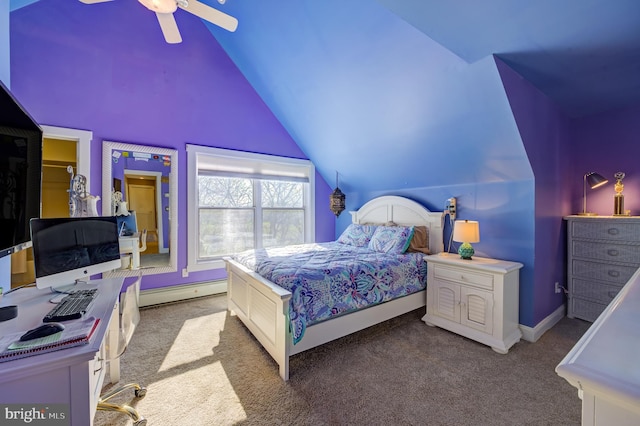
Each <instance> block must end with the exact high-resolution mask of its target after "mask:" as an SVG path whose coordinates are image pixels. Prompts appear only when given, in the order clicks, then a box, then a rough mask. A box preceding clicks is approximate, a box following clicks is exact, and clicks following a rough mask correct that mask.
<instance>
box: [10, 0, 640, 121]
mask: <svg viewBox="0 0 640 426" xmlns="http://www.w3.org/2000/svg"><path fill="white" fill-rule="evenodd" d="M38 1H40V0H10V2H11V9H12V10H16V9H19V8H21V7H24V6H27V5H30V4H32V3H36V2H38ZM69 1H74V0H69ZM115 1H135V0H115ZM202 2H204V3H207V4H209V5H212V6H213V7H216V8H218V9H220V10H222V11H224V12H227V13H229V14H231V15H233V16H235V17H236V18H238V20H239V22H240V26H239V28H238V31H240V32H241V33H250V34H252V36H255V37H256V39H257V40H256V44H255V46H256V50H259V46H260V38H262V37H263V36H264V34H262V33H263V32H265V31H274V32H275V33H276V34H279V35H278V36H279V37H281V38H282V39H281V43H282V45H286V44H288V43H291V42H295V41H296V40H299V39H300V37H305V35H308V34H309V33H310V32H312V31H314V27H313V26H309V25H308V24H311V23H313V24H314V25H324V26H327V27H332V26H334V25H340V24H345V25H351V24H353V25H354V28H353V31H354V32H356V33H360V34H361V36H362V37H363V38H366V37H369V36H370V34H368V31H372V32H373V33H375V32H376V31H375V26H376V25H384V24H385V23H383V22H378V23H371V25H373V27H371V28H357V27H356V25H357V24H358V23H359V22H362V19H361V18H360V17H358V14H360V13H361V14H366V13H368V11H369V9H370V7H371V5H370V3H372V2H373V0H367V1H363V0H355V1H350V2H344V1H343V2H336V1H326V0H325V1H319V2H296V1H295V0H285V1H277V2H269V1H261V2H259V3H261V4H262V5H260V6H258V5H256V4H255V2H250V1H243V0H227V1H226V2H225V1H223V2H221V3H223V4H220V3H219V2H218V1H215V0H202ZM377 2H378V3H380V4H382V5H384V6H385V7H387V8H388V9H389V10H391V11H392V12H393V13H395V14H396V15H397V16H399V17H400V18H401V19H403V20H405V21H406V22H408V23H410V24H411V25H413V26H414V27H415V28H416V29H417V30H419V31H421V32H423V33H424V34H425V35H427V36H429V37H430V38H432V39H433V40H434V41H436V42H437V43H440V44H441V45H442V46H444V47H445V48H446V49H448V50H450V51H451V52H453V53H454V54H456V55H457V56H459V57H460V58H462V59H463V60H464V61H466V62H468V63H473V62H476V61H478V60H480V59H482V58H484V57H486V56H488V55H492V54H495V55H497V56H498V57H500V58H501V59H503V60H504V61H505V62H506V63H507V64H509V65H510V66H511V67H512V68H514V69H515V70H516V71H517V72H518V73H520V74H521V75H522V76H523V77H525V78H526V79H527V80H529V81H530V82H531V83H533V84H534V85H535V86H536V87H537V88H538V89H539V90H541V91H542V92H544V93H545V94H546V95H547V96H549V97H550V98H552V99H553V100H554V101H555V102H557V103H558V105H560V106H561V107H562V109H563V110H564V111H565V112H566V113H567V114H568V115H571V116H580V115H587V114H592V113H598V112H602V111H606V110H609V109H614V108H618V107H624V106H628V105H632V104H635V103H637V102H640V2H638V1H636V0H563V1H556V0H537V1H525V0H490V1H482V2H479V1H476V0H456V1H450V2H443V1H441V0H377ZM295 3H304V4H306V5H305V6H303V7H300V6H298V5H296V4H295ZM313 3H316V4H313ZM94 7H96V6H94ZM103 7H104V6H103ZM140 7H142V5H140ZM348 11H351V12H352V13H353V15H352V16H349V15H348V13H347V12H348ZM290 12H294V13H290ZM178 13H181V12H178ZM182 13H184V12H182ZM306 13H319V14H321V15H324V16H326V20H325V21H324V22H322V23H318V22H317V20H313V19H305V17H304V14H306ZM257 14H260V15H261V16H260V17H257V16H256V15H257ZM256 19H259V20H260V21H261V22H262V23H263V24H264V25H261V26H254V24H255V20H256ZM335 19H344V20H345V22H342V23H340V22H334V20H335ZM252 26H254V27H252ZM210 27H211V29H212V32H214V34H216V35H217V34H222V33H221V32H220V30H218V29H217V28H214V27H213V26H210ZM397 47H398V48H402V47H401V46H397ZM244 54H245V55H248V56H249V58H248V60H250V59H251V58H250V56H251V55H255V54H258V53H257V52H244ZM303 58H304V57H303V56H301V57H300V59H303Z"/></svg>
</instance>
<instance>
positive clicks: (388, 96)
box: [209, 1, 562, 325]
mask: <svg viewBox="0 0 640 426" xmlns="http://www.w3.org/2000/svg"><path fill="white" fill-rule="evenodd" d="M334 3H335V6H336V7H333V8H332V7H326V5H319V4H316V3H313V2H296V3H295V4H291V5H288V7H287V13H286V14H282V13H280V11H279V10H277V9H273V8H272V7H270V6H268V5H266V4H262V3H260V4H255V5H253V7H252V8H251V10H250V11H246V10H243V21H242V25H243V26H244V27H245V28H249V30H248V31H245V32H242V31H238V32H236V33H234V34H229V33H225V32H224V31H221V30H219V29H218V28H216V27H214V26H213V25H209V28H210V30H211V31H212V33H213V34H214V35H215V37H216V39H217V40H219V41H220V44H221V45H222V47H223V48H224V49H225V50H226V52H227V53H228V54H229V56H230V57H231V58H232V59H233V60H234V62H235V63H236V65H237V66H238V68H239V69H240V70H241V71H242V73H243V74H244V75H245V76H246V77H247V79H248V80H249V82H250V83H251V84H252V85H253V87H254V88H255V89H256V91H257V92H258V93H259V94H260V96H261V97H262V99H264V101H265V102H266V103H267V105H268V106H269V108H270V109H271V110H272V111H273V112H274V114H275V115H276V116H277V117H278V119H279V120H280V122H281V123H283V125H284V126H285V128H286V129H287V130H288V132H289V133H290V134H291V135H292V136H293V137H294V139H295V140H296V142H297V143H298V145H299V146H300V147H301V149H302V150H303V151H304V152H305V154H307V155H308V156H309V158H310V159H312V160H313V161H314V163H315V164H316V166H317V168H318V170H319V171H320V173H321V174H322V175H323V176H324V178H325V180H327V181H328V182H331V181H332V178H333V177H334V176H335V172H336V171H338V173H339V174H340V188H341V189H342V190H343V191H344V192H345V193H346V195H347V209H348V210H349V209H351V210H353V209H357V208H358V207H360V206H361V205H362V204H363V203H364V202H366V201H367V200H368V199H370V198H371V197H373V196H378V195H387V194H396V195H404V196H407V197H409V198H412V199H414V200H416V201H419V202H421V203H422V204H424V205H426V206H427V207H429V208H431V209H433V210H442V208H443V206H444V202H445V200H446V199H447V198H450V197H452V196H455V197H457V198H458V205H459V211H458V212H459V218H462V219H474V220H478V221H480V234H481V238H480V239H481V241H480V243H478V244H474V247H475V248H476V251H477V253H478V254H479V255H484V256H490V257H496V258H503V259H509V260H515V261H520V262H522V263H523V264H524V265H525V267H524V269H523V270H522V272H521V286H520V289H521V293H522V297H521V300H522V303H521V304H520V322H521V323H522V324H525V325H535V324H536V322H537V321H538V320H539V319H540V318H536V314H535V304H534V303H533V302H532V301H533V299H534V293H535V288H534V287H535V284H534V247H535V246H534V239H535V234H534V230H535V226H534V222H535V217H534V212H535V210H534V208H535V185H534V176H533V173H532V170H531V166H530V164H529V160H528V158H527V152H526V150H525V148H524V146H523V142H522V139H521V136H520V133H519V131H518V126H517V124H516V121H515V119H514V116H513V113H512V111H511V106H510V104H509V101H508V99H507V96H506V93H505V90H504V87H503V83H502V81H501V79H500V74H499V73H498V69H497V66H496V63H495V60H494V59H493V57H492V56H488V57H486V58H483V59H481V60H479V61H477V62H475V63H473V64H468V63H466V62H465V61H463V60H462V59H460V58H459V57H458V56H456V55H454V54H453V53H451V52H450V51H449V50H447V49H445V48H443V47H442V46H441V45H439V44H437V43H435V42H434V41H433V40H432V39H430V38H429V37H427V36H425V35H424V34H423V33H421V32H419V31H417V30H416V29H415V28H414V27H412V26H411V25H409V24H407V23H406V22H405V21H403V20H402V19H400V18H398V17H397V16H396V15H394V14H393V13H391V12H390V11H389V10H387V9H386V8H384V7H382V6H381V5H379V4H378V3H376V2H369V1H355V2H349V4H348V5H345V4H344V3H340V4H339V6H338V2H334ZM231 12H233V9H231ZM301 28H304V29H306V30H304V29H301ZM294 35H295V37H294ZM283 40H286V41H287V42H286V43H283ZM349 221H350V217H349V216H348V215H343V216H340V218H339V219H338V221H337V224H336V234H339V233H340V232H341V231H342V230H344V228H345V227H346V226H347V225H348V223H349ZM447 240H448V238H447ZM559 303H562V301H560V302H559ZM556 307H557V305H556V306H555V307H554V308H556Z"/></svg>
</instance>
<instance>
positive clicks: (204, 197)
mask: <svg viewBox="0 0 640 426" xmlns="http://www.w3.org/2000/svg"><path fill="white" fill-rule="evenodd" d="M198 196H199V200H198V202H199V205H200V207H253V185H252V183H251V179H243V178H230V177H217V176H202V175H200V176H198Z"/></svg>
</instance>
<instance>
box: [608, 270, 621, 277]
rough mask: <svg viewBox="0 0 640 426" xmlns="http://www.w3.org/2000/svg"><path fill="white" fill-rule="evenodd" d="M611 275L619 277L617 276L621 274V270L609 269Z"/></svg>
mask: <svg viewBox="0 0 640 426" xmlns="http://www.w3.org/2000/svg"><path fill="white" fill-rule="evenodd" d="M609 276H610V277H616V278H617V277H619V276H620V272H619V271H609Z"/></svg>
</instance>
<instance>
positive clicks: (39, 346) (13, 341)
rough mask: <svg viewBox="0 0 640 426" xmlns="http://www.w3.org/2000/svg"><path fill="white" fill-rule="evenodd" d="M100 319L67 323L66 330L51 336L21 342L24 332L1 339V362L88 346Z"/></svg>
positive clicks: (92, 318)
mask: <svg viewBox="0 0 640 426" xmlns="http://www.w3.org/2000/svg"><path fill="white" fill-rule="evenodd" d="M99 322H100V319H99V318H94V317H87V318H83V319H79V320H75V321H72V322H68V323H65V329H64V330H62V331H60V332H58V333H56V334H52V335H50V336H45V337H40V338H38V339H33V340H27V341H24V342H21V341H20V336H22V335H23V334H24V332H20V333H13V334H9V335H6V336H2V338H0V362H5V361H11V360H14V359H19V358H24V357H28V356H32V355H39V354H43V353H47V352H53V351H59V350H61V349H66V348H71V347H74V346H80V345H86V344H87V343H89V342H90V341H91V337H92V336H93V333H94V332H95V330H96V329H97V328H98V323H99Z"/></svg>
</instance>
